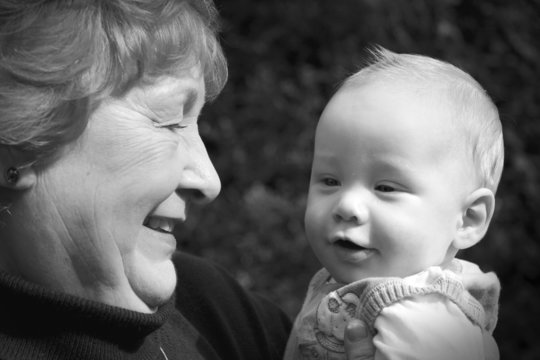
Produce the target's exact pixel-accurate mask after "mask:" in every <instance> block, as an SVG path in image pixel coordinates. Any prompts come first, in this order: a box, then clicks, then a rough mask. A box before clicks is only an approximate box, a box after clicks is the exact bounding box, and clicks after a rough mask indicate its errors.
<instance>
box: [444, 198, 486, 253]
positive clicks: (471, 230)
mask: <svg viewBox="0 0 540 360" xmlns="http://www.w3.org/2000/svg"><path fill="white" fill-rule="evenodd" d="M494 209H495V195H494V194H493V192H492V191H491V190H489V189H487V188H480V189H477V190H475V191H474V192H472V193H471V194H470V195H469V196H468V197H467V199H466V209H465V211H464V213H463V214H462V215H461V226H460V227H459V229H458V231H457V234H456V238H455V239H454V242H453V245H454V247H455V248H457V249H459V250H462V249H467V248H469V247H471V246H473V245H476V243H478V242H479V241H480V240H482V238H483V237H484V235H485V234H486V232H487V230H488V227H489V223H490V222H491V217H492V216H493V211H494Z"/></svg>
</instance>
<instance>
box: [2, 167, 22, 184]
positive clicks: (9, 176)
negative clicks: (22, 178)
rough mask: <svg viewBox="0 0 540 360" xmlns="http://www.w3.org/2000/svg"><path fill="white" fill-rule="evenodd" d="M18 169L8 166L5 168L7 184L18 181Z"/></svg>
mask: <svg viewBox="0 0 540 360" xmlns="http://www.w3.org/2000/svg"><path fill="white" fill-rule="evenodd" d="M19 175H20V174H19V169H17V168H16V167H13V166H12V167H10V168H8V169H7V170H6V173H5V177H6V181H7V182H8V184H11V185H14V184H16V183H17V182H18V181H19Z"/></svg>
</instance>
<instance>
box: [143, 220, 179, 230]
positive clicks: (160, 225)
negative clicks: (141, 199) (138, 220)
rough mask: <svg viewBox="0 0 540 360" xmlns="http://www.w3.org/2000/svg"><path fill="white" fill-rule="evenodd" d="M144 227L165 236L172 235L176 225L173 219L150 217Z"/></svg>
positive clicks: (145, 221)
mask: <svg viewBox="0 0 540 360" xmlns="http://www.w3.org/2000/svg"><path fill="white" fill-rule="evenodd" d="M143 225H144V226H146V227H147V228H150V229H152V230H154V231H158V232H161V233H165V234H172V232H173V231H174V226H175V225H176V223H175V221H174V220H173V219H167V218H162V217H154V216H148V217H147V218H146V219H144V222H143Z"/></svg>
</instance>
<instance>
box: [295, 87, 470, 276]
mask: <svg viewBox="0 0 540 360" xmlns="http://www.w3.org/2000/svg"><path fill="white" fill-rule="evenodd" d="M424 100H425V101H424ZM424 100H417V99H414V97H413V96H412V95H404V94H403V93H402V94H399V95H398V94H395V93H394V94H393V93H391V92H389V91H388V90H387V89H384V88H383V87H381V86H375V85H363V86H362V87H347V88H343V89H341V90H340V91H339V92H338V93H337V94H336V95H335V96H334V97H333V98H332V100H331V101H330V103H329V104H328V105H327V107H326V109H325V110H324V112H323V114H322V116H321V119H320V122H319V125H318V128H317V134H316V139H315V154H314V160H313V167H312V174H311V181H310V187H309V195H308V203H307V210H306V215H305V226H306V234H307V237H308V239H309V242H310V244H311V246H312V248H313V250H314V252H315V254H316V255H317V257H318V258H319V260H320V261H321V262H322V264H323V265H324V266H325V267H326V268H327V269H328V270H329V271H330V273H331V274H332V275H333V276H334V277H335V278H336V280H338V281H340V282H344V283H348V282H351V281H355V280H360V279H363V278H366V277H372V276H399V277H403V276H407V275H411V274H413V273H416V272H418V271H421V270H422V269H425V268H427V267H429V266H433V265H441V264H443V263H444V262H445V261H448V260H450V259H451V258H452V257H453V255H454V254H455V249H454V248H453V246H452V243H453V240H454V239H455V235H456V233H457V231H458V228H459V226H460V225H461V221H462V220H461V219H462V215H463V213H464V212H465V211H466V202H465V199H466V197H467V195H468V194H469V193H470V192H471V191H473V190H474V188H473V186H474V185H473V184H474V181H473V180H472V179H474V173H473V171H472V167H471V166H467V165H466V164H468V161H466V160H465V159H466V157H465V155H464V151H463V150H462V147H460V146H459V145H458V144H460V142H459V141H456V140H454V137H455V136H457V132H456V130H455V129H453V127H452V126H451V125H450V121H449V120H448V119H445V118H444V116H445V114H447V113H448V112H446V111H445V110H444V107H443V106H442V105H436V104H435V103H434V102H433V101H429V100H426V99H424Z"/></svg>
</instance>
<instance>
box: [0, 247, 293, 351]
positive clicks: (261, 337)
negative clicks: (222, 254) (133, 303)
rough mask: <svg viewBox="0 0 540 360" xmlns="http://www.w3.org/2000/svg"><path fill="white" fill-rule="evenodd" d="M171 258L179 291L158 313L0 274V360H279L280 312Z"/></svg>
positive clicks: (286, 326) (285, 322) (199, 263)
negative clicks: (51, 288)
mask: <svg viewBox="0 0 540 360" xmlns="http://www.w3.org/2000/svg"><path fill="white" fill-rule="evenodd" d="M173 260H174V263H175V266H176V268H177V269H178V274H179V279H178V285H177V291H176V294H175V296H174V297H173V298H172V299H171V301H170V302H169V303H167V304H166V305H164V306H163V307H161V308H160V309H159V310H158V311H157V312H156V313H155V314H143V313H138V312H134V311H129V310H126V309H121V308H117V307H113V306H108V305H105V304H101V303H96V302H92V301H89V300H85V299H82V298H78V297H74V296H70V295H67V294H63V293H58V292H53V291H50V290H48V289H45V288H42V287H40V286H37V285H35V284H32V283H29V282H26V281H24V280H22V279H20V278H17V277H14V276H12V275H10V274H7V273H0V359H1V360H23V359H24V360H29V359H42V360H53V359H54V360H64V359H65V360H74V359H77V360H86V359H88V360H99V359H117V360H120V359H126V360H127V359H137V360H143V359H144V360H150V359H152V360H158V359H159V360H175V359H176V360H178V359H185V360H189V359H215V360H218V359H227V360H228V359H239V360H240V359H246V360H247V359H249V360H252V359H274V360H277V359H281V357H282V353H283V349H284V347H285V343H286V341H287V336H288V333H289V330H290V322H289V319H288V318H287V317H286V315H285V314H284V313H283V312H282V311H281V310H279V309H278V308H277V307H276V306H274V305H273V304H271V303H269V302H267V301H265V300H264V299H262V298H260V297H257V296H256V295H254V294H250V293H247V292H246V291H244V290H243V289H242V288H241V287H240V286H239V285H238V284H237V283H236V281H235V280H234V279H233V278H231V277H230V276H229V275H227V274H226V273H225V272H224V271H223V270H222V269H220V268H218V267H216V266H214V265H211V264H209V263H208V262H206V261H203V260H201V259H199V258H196V257H194V256H190V255H186V254H180V253H178V254H175V256H174V259H173Z"/></svg>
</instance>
